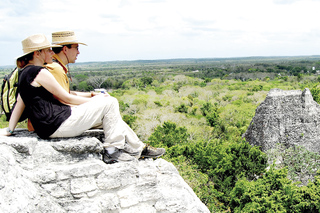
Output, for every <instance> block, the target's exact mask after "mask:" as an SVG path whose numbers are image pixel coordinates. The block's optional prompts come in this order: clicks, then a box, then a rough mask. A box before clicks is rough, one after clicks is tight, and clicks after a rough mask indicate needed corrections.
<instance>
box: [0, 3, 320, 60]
mask: <svg viewBox="0 0 320 213" xmlns="http://www.w3.org/2000/svg"><path fill="white" fill-rule="evenodd" d="M318 8H320V1H319V0H303V1H302V0H260V1H257V0H242V1H238V0H224V1H221V0H198V1H194V0H90V1H78V0H46V1H40V0H16V1H13V0H2V1H1V2H0V30H1V34H0V45H1V49H4V50H6V51H5V52H4V51H2V52H1V53H0V58H1V59H0V65H7V64H13V63H12V61H13V59H14V57H15V56H16V55H19V54H20V53H21V44H20V42H21V40H22V39H24V38H25V37H27V36H29V35H31V34H35V33H44V34H46V35H47V36H48V37H49V38H50V36H51V33H52V32H54V31H60V30H74V31H75V32H76V34H77V36H78V38H79V39H80V40H81V41H83V42H85V43H87V44H89V46H88V47H81V49H80V51H81V55H80V56H79V59H78V61H92V60H124V59H129V60H134V59H157V58H183V57H233V56H252V55H300V54H310V55H312V54H317V53H318V52H319V45H320V42H319V34H320V33H319V32H320V31H319V30H318V29H320V23H319V22H318V17H317V16H318V11H317V10H318ZM50 39H51V38H50Z"/></svg>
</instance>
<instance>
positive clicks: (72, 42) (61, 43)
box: [52, 41, 88, 46]
mask: <svg viewBox="0 0 320 213" xmlns="http://www.w3.org/2000/svg"><path fill="white" fill-rule="evenodd" d="M52 44H57V45H68V44H82V45H85V46H88V45H87V44H85V43H82V42H79V41H65V42H54V43H52Z"/></svg>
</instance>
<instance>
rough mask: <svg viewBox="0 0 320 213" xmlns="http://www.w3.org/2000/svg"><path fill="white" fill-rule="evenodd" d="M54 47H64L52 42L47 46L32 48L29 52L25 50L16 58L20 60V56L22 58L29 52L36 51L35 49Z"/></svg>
mask: <svg viewBox="0 0 320 213" xmlns="http://www.w3.org/2000/svg"><path fill="white" fill-rule="evenodd" d="M52 47H62V46H61V45H57V44H50V45H46V46H44V47H41V48H36V49H33V50H30V51H28V52H25V53H24V54H23V55H20V56H18V57H16V60H18V59H19V58H22V57H23V56H26V55H28V54H29V53H32V52H34V51H38V50H43V49H46V48H52Z"/></svg>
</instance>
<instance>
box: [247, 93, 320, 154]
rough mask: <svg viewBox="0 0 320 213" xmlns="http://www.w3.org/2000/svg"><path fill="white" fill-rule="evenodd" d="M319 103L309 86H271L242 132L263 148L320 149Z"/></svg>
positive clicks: (252, 142) (253, 143) (249, 139)
mask: <svg viewBox="0 0 320 213" xmlns="http://www.w3.org/2000/svg"><path fill="white" fill-rule="evenodd" d="M319 130H320V106H319V104H318V103H316V102H315V101H314V100H313V98H312V95H311V92H310V90H309V89H305V90H304V91H301V90H291V91H284V90H280V89H272V90H270V91H269V93H268V95H267V97H266V99H265V100H264V101H263V102H262V103H261V104H260V105H259V106H258V107H257V109H256V114H255V116H254V117H253V119H252V121H251V123H250V125H249V127H248V129H247V131H246V133H245V134H244V135H243V136H244V138H246V140H247V141H248V142H249V143H250V144H252V145H257V146H261V149H262V151H266V150H269V149H271V148H275V146H276V144H277V143H281V144H283V145H284V146H285V147H290V146H294V145H297V146H303V147H305V148H306V149H307V150H309V151H313V152H320V131H319Z"/></svg>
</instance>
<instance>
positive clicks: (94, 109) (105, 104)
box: [2, 34, 165, 163]
mask: <svg viewBox="0 0 320 213" xmlns="http://www.w3.org/2000/svg"><path fill="white" fill-rule="evenodd" d="M56 46H57V45H51V44H50V42H49V41H48V40H47V38H46V37H45V36H44V35H43V34H37V35H32V36H30V37H28V38H26V39H25V40H23V41H22V47H23V52H24V53H23V55H22V56H19V57H18V58H17V65H18V67H19V68H22V69H23V71H22V73H21V76H20V79H19V86H18V90H19V95H18V98H17V103H16V106H15V109H14V110H13V112H12V115H11V118H10V121H9V127H8V128H7V129H6V132H2V135H6V136H9V135H11V134H12V133H13V131H14V129H15V127H16V125H17V123H18V120H19V118H20V116H21V114H22V112H23V111H24V110H26V112H27V115H28V118H29V119H30V121H31V123H32V125H33V127H34V129H35V132H36V133H37V134H38V135H39V137H41V138H57V137H74V136H77V135H80V134H82V133H83V132H84V131H86V130H88V129H90V128H91V127H93V126H98V125H102V126H103V130H104V133H105V142H104V143H103V146H104V147H105V148H107V149H108V151H107V152H105V153H104V161H105V162H106V163H114V162H124V161H133V160H135V159H136V158H139V157H140V155H143V154H144V153H143V151H144V144H143V143H142V142H141V143H135V144H141V147H136V149H137V150H139V152H138V153H137V156H135V157H134V156H131V155H130V154H128V153H126V152H124V151H123V149H124V145H125V143H126V142H127V141H135V142H136V141H140V140H139V138H138V137H137V135H136V134H135V133H134V132H133V131H132V129H131V128H130V127H129V126H128V125H127V124H126V123H125V122H124V121H123V120H122V118H121V115H120V112H119V103H118V101H117V99H116V98H113V97H111V96H108V97H105V95H103V94H101V95H97V96H95V97H93V98H90V99H89V98H84V97H81V96H75V95H71V94H69V93H68V92H66V91H65V90H64V89H63V88H62V87H61V86H60V85H59V83H58V82H57V81H56V80H55V78H54V77H53V75H52V74H51V73H50V72H49V71H48V70H47V69H46V68H44V67H43V65H44V64H46V63H52V55H53V52H52V50H51V48H52V47H56ZM58 100H60V101H58ZM71 105H76V106H74V107H71ZM109 150H111V151H109ZM152 151H154V153H155V154H158V155H160V156H161V155H163V154H164V152H165V150H164V149H161V148H157V149H155V150H150V149H149V150H148V152H152ZM151 154H152V153H151ZM155 157H158V156H155Z"/></svg>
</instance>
